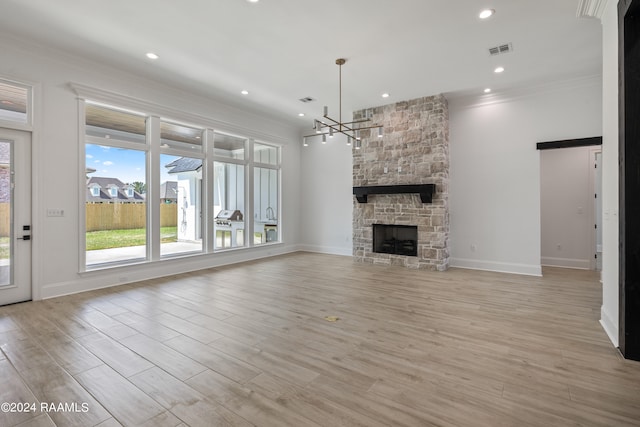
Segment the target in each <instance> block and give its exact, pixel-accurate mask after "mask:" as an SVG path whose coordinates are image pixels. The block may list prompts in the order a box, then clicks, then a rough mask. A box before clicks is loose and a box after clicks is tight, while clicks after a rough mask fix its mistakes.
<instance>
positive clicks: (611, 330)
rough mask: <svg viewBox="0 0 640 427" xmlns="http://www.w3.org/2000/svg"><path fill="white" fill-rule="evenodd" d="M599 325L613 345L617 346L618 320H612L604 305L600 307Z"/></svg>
mask: <svg viewBox="0 0 640 427" xmlns="http://www.w3.org/2000/svg"><path fill="white" fill-rule="evenodd" d="M600 325H602V329H604V331H605V332H606V333H607V336H608V337H609V340H611V342H612V343H613V345H614V346H615V347H618V346H619V343H618V322H614V321H613V319H612V318H611V316H609V313H607V311H606V310H605V309H604V305H603V306H602V307H600Z"/></svg>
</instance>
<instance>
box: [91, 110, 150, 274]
mask: <svg viewBox="0 0 640 427" xmlns="http://www.w3.org/2000/svg"><path fill="white" fill-rule="evenodd" d="M145 120H146V119H145V117H144V116H142V115H139V114H136V113H131V112H125V111H121V110H117V109H113V108H111V107H103V106H100V105H95V104H89V103H87V104H86V127H85V129H86V133H85V162H86V163H85V170H86V172H87V186H88V187H89V189H90V191H89V192H88V193H87V198H86V203H85V205H86V208H85V211H86V212H85V250H86V252H85V263H86V266H94V265H99V264H105V263H113V262H124V261H131V260H140V259H145V258H146V257H147V240H148V239H147V224H146V220H147V211H146V203H145V197H144V194H143V193H138V192H136V191H134V188H135V187H136V186H138V188H140V189H143V188H144V186H145V182H146V180H147V171H146V164H147V160H146V159H147V150H146V146H145V145H144V144H143V142H144V140H145V133H146V131H145V130H146V126H145ZM100 188H103V189H105V192H103V193H101V192H100ZM127 189H128V190H130V191H128V190H127Z"/></svg>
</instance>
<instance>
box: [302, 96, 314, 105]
mask: <svg viewBox="0 0 640 427" xmlns="http://www.w3.org/2000/svg"><path fill="white" fill-rule="evenodd" d="M300 101H301V102H304V103H305V104H306V103H307V102H312V101H315V99H313V98H312V97H310V96H305V97H304V98H300Z"/></svg>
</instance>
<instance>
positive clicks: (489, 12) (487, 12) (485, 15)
mask: <svg viewBox="0 0 640 427" xmlns="http://www.w3.org/2000/svg"><path fill="white" fill-rule="evenodd" d="M494 13H496V11H495V10H493V9H485V10H483V11H482V12H480V15H478V17H479V18H480V19H487V18H490V17H491V16H492V15H493V14H494Z"/></svg>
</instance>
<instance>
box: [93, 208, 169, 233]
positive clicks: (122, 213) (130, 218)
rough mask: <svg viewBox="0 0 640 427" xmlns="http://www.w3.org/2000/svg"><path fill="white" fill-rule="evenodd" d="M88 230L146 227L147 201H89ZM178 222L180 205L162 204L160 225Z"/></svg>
mask: <svg viewBox="0 0 640 427" xmlns="http://www.w3.org/2000/svg"><path fill="white" fill-rule="evenodd" d="M86 210H87V216H86V221H87V223H86V229H87V231H99V230H128V229H133V228H144V227H145V225H146V222H147V205H146V204H145V203H87V205H86ZM176 224H178V205H176V204H170V205H166V204H162V205H160V227H175V226H176Z"/></svg>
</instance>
